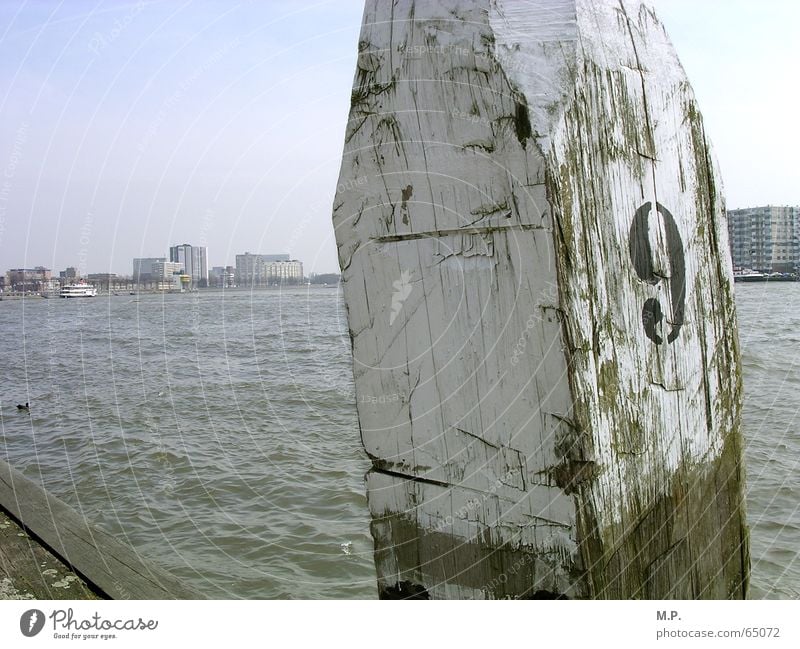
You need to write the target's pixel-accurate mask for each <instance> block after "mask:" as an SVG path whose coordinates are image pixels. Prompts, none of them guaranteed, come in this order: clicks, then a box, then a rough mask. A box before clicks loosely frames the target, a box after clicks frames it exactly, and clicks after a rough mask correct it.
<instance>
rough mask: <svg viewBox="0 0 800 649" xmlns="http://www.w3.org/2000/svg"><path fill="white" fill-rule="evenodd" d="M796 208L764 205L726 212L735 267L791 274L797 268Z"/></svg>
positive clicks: (799, 233) (799, 213) (799, 228)
mask: <svg viewBox="0 0 800 649" xmlns="http://www.w3.org/2000/svg"><path fill="white" fill-rule="evenodd" d="M799 219H800V209H799V208H796V207H790V206H776V205H767V206H764V207H748V208H745V209H740V210H729V211H728V238H729V240H730V247H731V258H732V260H733V265H734V267H736V268H748V269H752V270H757V271H760V272H767V273H791V272H795V271H796V270H797V268H798V266H800V220H799Z"/></svg>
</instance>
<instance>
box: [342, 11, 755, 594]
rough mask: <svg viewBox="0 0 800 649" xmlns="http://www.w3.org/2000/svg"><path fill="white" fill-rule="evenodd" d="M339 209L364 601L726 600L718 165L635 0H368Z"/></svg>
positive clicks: (735, 369) (736, 577)
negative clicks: (362, 518) (366, 576)
mask: <svg viewBox="0 0 800 649" xmlns="http://www.w3.org/2000/svg"><path fill="white" fill-rule="evenodd" d="M358 48H359V52H358V62H357V70H356V75H355V82H354V87H353V93H352V103H351V109H350V119H349V123H348V127H347V131H346V137H345V146H344V155H343V160H342V168H341V174H340V179H339V184H338V191H337V194H336V198H335V203H334V211H333V220H334V225H335V228H336V239H337V245H338V249H339V259H340V266H341V269H342V281H343V287H344V296H345V302H346V305H347V313H348V323H349V329H350V336H351V339H352V346H353V359H354V376H355V383H356V393H357V397H358V399H357V401H358V415H359V422H360V426H361V435H362V440H363V443H364V447H365V449H366V451H367V453H368V454H369V456H370V458H371V459H372V463H373V468H372V470H371V472H370V473H369V475H368V477H367V493H368V497H369V504H370V509H371V512H372V534H373V538H374V541H375V561H376V566H377V571H378V582H379V592H380V595H381V597H383V598H412V597H413V598H455V597H464V598H508V597H512V598H519V597H531V598H562V597H570V598H572V597H577V598H656V599H660V598H742V597H745V596H746V593H747V588H748V575H749V554H748V534H747V529H746V526H745V513H744V501H743V482H744V478H743V465H742V441H741V432H740V409H741V378H740V361H739V348H738V340H737V331H736V315H735V309H734V300H733V290H732V269H731V264H730V259H729V256H728V243H727V230H726V226H725V216H724V203H723V197H722V193H721V182H720V179H719V174H718V171H717V168H716V165H715V163H714V159H713V156H712V153H711V149H710V145H709V143H708V139H707V137H706V134H705V130H704V126H703V121H702V118H701V116H700V112H699V110H698V107H697V102H696V100H695V97H694V95H693V93H692V90H691V87H690V85H689V83H688V81H687V79H686V75H685V73H684V71H683V69H682V67H681V65H680V63H679V61H678V59H677V56H676V54H675V52H674V50H673V48H672V45H671V44H670V42H669V39H668V37H667V35H666V33H665V31H664V29H663V27H662V25H661V24H660V23H659V21H658V19H657V17H656V16H655V14H654V13H653V11H652V10H651V9H649V8H648V7H647V6H646V5H644V4H642V3H641V2H639V1H638V0H613V1H612V0H538V1H537V2H528V3H518V2H512V1H511V0H491V1H490V0H445V1H443V2H435V3H434V2H415V1H413V0H397V1H395V2H391V3H387V2H381V1H380V0H367V3H366V8H365V12H364V22H363V26H362V31H361V37H360V40H359V46H358Z"/></svg>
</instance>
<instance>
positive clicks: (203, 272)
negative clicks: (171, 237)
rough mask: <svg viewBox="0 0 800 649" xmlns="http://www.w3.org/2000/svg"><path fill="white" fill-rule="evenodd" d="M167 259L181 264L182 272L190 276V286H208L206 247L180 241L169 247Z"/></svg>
mask: <svg viewBox="0 0 800 649" xmlns="http://www.w3.org/2000/svg"><path fill="white" fill-rule="evenodd" d="M169 260H170V261H172V262H176V263H179V264H181V268H182V269H183V271H184V273H185V274H186V275H188V276H189V277H191V278H192V286H193V287H195V288H197V287H200V288H204V287H206V286H208V248H206V247H205V246H192V245H190V244H188V243H182V244H180V245H178V246H172V247H171V248H170V249H169Z"/></svg>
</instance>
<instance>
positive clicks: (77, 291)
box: [61, 284, 97, 297]
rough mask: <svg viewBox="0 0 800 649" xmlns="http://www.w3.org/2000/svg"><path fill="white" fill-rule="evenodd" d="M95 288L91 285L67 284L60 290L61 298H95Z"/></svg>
mask: <svg viewBox="0 0 800 649" xmlns="http://www.w3.org/2000/svg"><path fill="white" fill-rule="evenodd" d="M96 295H97V288H96V287H95V286H92V285H91V284H69V285H67V286H65V287H64V288H62V289H61V297H95V296H96Z"/></svg>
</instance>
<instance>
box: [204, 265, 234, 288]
mask: <svg viewBox="0 0 800 649" xmlns="http://www.w3.org/2000/svg"><path fill="white" fill-rule="evenodd" d="M208 285H209V286H213V287H215V288H233V287H234V286H236V270H235V269H234V267H233V266H214V267H213V268H212V269H211V270H210V271H208Z"/></svg>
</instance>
